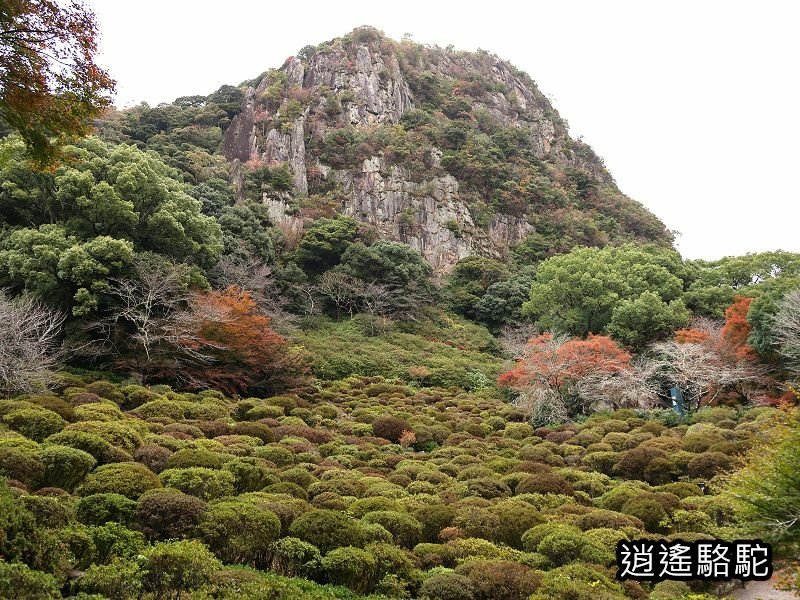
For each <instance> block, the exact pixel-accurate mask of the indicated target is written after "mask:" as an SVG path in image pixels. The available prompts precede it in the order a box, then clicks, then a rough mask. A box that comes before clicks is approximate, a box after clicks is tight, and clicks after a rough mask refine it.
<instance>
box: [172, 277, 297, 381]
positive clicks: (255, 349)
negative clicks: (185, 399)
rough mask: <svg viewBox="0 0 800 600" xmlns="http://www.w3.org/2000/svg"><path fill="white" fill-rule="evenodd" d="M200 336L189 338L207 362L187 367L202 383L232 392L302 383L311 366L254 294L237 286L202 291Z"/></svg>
mask: <svg viewBox="0 0 800 600" xmlns="http://www.w3.org/2000/svg"><path fill="white" fill-rule="evenodd" d="M192 309H193V313H194V314H197V315H200V316H201V319H200V320H199V321H198V322H197V323H196V335H194V336H191V337H187V339H186V340H185V341H184V343H185V344H187V345H189V346H190V347H191V348H192V349H194V350H196V351H197V352H198V353H202V354H203V355H204V356H205V357H207V360H206V361H204V362H203V364H198V365H195V366H193V367H191V368H188V369H187V370H186V373H185V375H186V376H188V378H189V379H190V380H191V381H192V382H193V384H194V385H196V386H203V387H214V388H217V389H220V390H223V391H225V392H227V393H229V394H244V393H250V394H270V393H276V392H281V391H285V390H287V389H292V388H295V387H298V386H300V385H302V383H303V381H304V379H305V375H306V372H307V369H306V367H305V365H304V361H303V358H302V356H301V354H300V353H299V352H298V351H295V350H293V349H292V348H290V346H289V342H288V340H287V339H286V338H285V337H283V336H282V335H280V334H279V333H277V332H275V331H274V330H273V329H272V327H271V326H270V322H271V320H270V318H269V317H266V316H264V315H263V314H261V313H260V312H259V311H258V308H257V305H256V303H255V301H254V300H253V299H252V298H251V297H250V294H248V293H247V292H244V291H242V290H241V289H240V288H238V287H236V286H231V287H229V288H227V289H226V290H225V291H222V292H220V291H211V292H205V293H202V294H197V295H196V296H195V297H194V299H193V300H192Z"/></svg>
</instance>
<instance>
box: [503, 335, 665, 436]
mask: <svg viewBox="0 0 800 600" xmlns="http://www.w3.org/2000/svg"><path fill="white" fill-rule="evenodd" d="M646 382H647V377H644V376H641V374H640V373H639V372H638V365H637V364H634V363H632V361H631V355H630V354H629V353H628V352H626V351H625V350H624V349H623V348H622V347H620V346H619V345H618V344H617V343H616V342H615V341H614V340H612V339H611V338H610V337H608V336H604V335H590V336H589V337H588V338H587V339H585V340H582V339H570V338H568V337H555V336H553V335H552V334H550V333H543V334H540V335H537V336H535V337H533V338H531V339H530V340H529V341H528V344H527V347H526V349H525V351H524V352H523V354H522V356H521V357H520V358H519V360H518V361H517V364H516V366H515V367H514V368H513V369H511V370H510V371H508V372H506V373H503V374H502V375H500V377H499V378H498V383H500V384H501V385H505V386H508V387H511V388H512V389H514V390H515V391H516V392H517V393H518V398H517V406H518V407H520V408H521V409H523V410H525V411H526V412H528V413H529V416H530V418H531V420H532V421H533V422H537V423H547V422H557V421H561V420H564V419H567V418H569V417H571V416H574V415H576V414H580V413H586V412H588V411H590V410H593V409H597V408H605V407H615V406H628V405H632V404H640V403H643V402H645V401H647V400H650V399H652V397H653V394H652V392H651V391H650V390H648V389H646V388H645V386H646Z"/></svg>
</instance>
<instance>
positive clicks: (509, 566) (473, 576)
mask: <svg viewBox="0 0 800 600" xmlns="http://www.w3.org/2000/svg"><path fill="white" fill-rule="evenodd" d="M456 573H458V574H461V575H466V576H467V577H468V578H469V580H470V581H471V582H472V585H473V586H474V588H475V598H476V600H527V598H528V597H529V596H530V595H531V594H532V593H534V592H535V591H536V590H537V588H538V587H539V583H540V582H541V579H542V576H541V574H540V573H538V572H536V571H535V570H534V569H532V568H530V567H528V566H526V565H523V564H520V563H518V562H513V561H508V560H471V561H468V562H466V563H463V564H462V565H459V566H458V567H457V568H456Z"/></svg>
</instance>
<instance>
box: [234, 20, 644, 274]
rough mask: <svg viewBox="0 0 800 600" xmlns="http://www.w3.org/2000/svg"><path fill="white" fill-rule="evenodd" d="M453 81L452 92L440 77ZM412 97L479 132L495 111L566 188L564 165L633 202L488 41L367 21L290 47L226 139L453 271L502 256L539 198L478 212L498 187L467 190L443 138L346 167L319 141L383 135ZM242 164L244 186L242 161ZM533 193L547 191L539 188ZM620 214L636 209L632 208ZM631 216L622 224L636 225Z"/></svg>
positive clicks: (274, 205) (279, 217) (283, 208)
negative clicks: (467, 46)
mask: <svg viewBox="0 0 800 600" xmlns="http://www.w3.org/2000/svg"><path fill="white" fill-rule="evenodd" d="M443 82H444V84H443ZM443 85H444V87H446V88H447V90H449V91H447V92H446V93H443V92H442V91H441V89H440V88H442V87H443ZM437 86H438V87H437ZM459 103H460V104H459ZM412 109H417V110H416V113H417V114H422V113H424V114H429V115H433V118H438V119H440V120H441V119H445V120H447V119H453V121H452V122H453V123H454V127H461V128H462V129H463V128H473V129H474V130H475V131H476V132H477V134H478V135H484V134H483V133H482V132H481V130H482V128H484V126H485V122H486V120H487V119H488V120H490V121H491V123H494V124H496V125H492V127H495V126H496V127H501V128H504V129H505V130H508V131H513V132H517V133H515V134H514V136H516V137H515V138H514V139H519V140H520V142H519V143H521V144H522V145H523V146H524V148H521V149H520V151H524V152H526V153H528V154H526V156H531V157H532V158H530V159H526V160H530V161H533V162H532V163H530V164H531V165H533V166H532V167H531V168H532V169H533V170H531V171H530V173H534V174H535V173H539V175H536V176H537V177H544V178H550V179H553V180H554V181H555V183H554V184H553V185H554V186H555V187H556V188H559V186H561V187H562V188H563V189H564V190H566V191H564V192H563V193H562V192H558V193H556V196H558V195H559V194H561V196H563V197H566V195H567V194H573V193H574V190H572V191H570V189H568V188H569V185H572V184H571V183H570V182H569V181H566V180H565V175H564V173H566V172H567V171H568V170H570V169H572V170H578V171H580V172H582V173H584V174H585V176H586V177H588V178H590V179H591V180H592V181H594V182H595V183H594V184H591V185H597V186H601V185H605V186H610V189H611V188H613V189H612V192H613V193H614V194H617V195H618V196H619V197H621V198H622V200H618V202H619V203H624V202H630V203H633V201H630V200H629V199H627V198H625V197H624V196H622V195H621V194H620V193H619V192H618V191H616V187H615V186H614V184H613V180H612V178H611V176H610V175H609V173H608V172H607V171H606V169H605V168H604V167H603V165H602V161H600V160H599V159H598V158H597V157H596V155H594V153H593V152H592V151H591V149H590V148H588V146H585V145H584V144H582V143H581V142H580V141H575V140H572V139H571V138H570V137H569V135H568V133H567V128H566V124H565V122H564V121H563V120H562V119H561V118H560V117H559V116H558V113H557V112H556V111H555V110H554V109H553V107H552V106H551V105H550V103H549V101H548V100H547V98H545V96H544V95H543V94H542V93H541V92H540V91H539V90H538V89H537V88H536V85H535V84H534V83H533V81H532V80H530V78H528V77H527V76H526V75H524V74H522V73H519V72H517V71H516V70H515V69H514V68H513V67H512V66H510V65H509V64H508V63H506V62H504V61H502V60H500V59H499V58H497V57H494V56H491V55H488V54H486V53H464V52H455V51H452V50H449V49H442V48H435V47H434V48H430V47H423V46H418V45H408V44H406V43H405V42H404V43H403V44H398V43H397V42H393V41H391V40H387V39H386V38H383V37H382V36H381V35H380V34H379V32H376V31H375V30H370V29H369V28H361V29H359V30H356V31H354V32H353V33H352V34H351V35H350V36H347V37H346V38H340V39H338V40H334V41H332V42H328V43H327V44H322V45H320V46H319V47H318V48H317V49H316V50H315V51H314V52H313V53H310V54H308V53H306V54H305V55H304V57H303V58H302V59H301V58H299V57H292V58H290V59H288V60H287V61H286V63H285V64H284V65H283V67H282V68H281V69H279V70H277V71H273V72H269V73H267V74H266V75H265V76H263V77H262V78H261V80H260V81H257V82H254V83H253V87H250V88H248V89H247V91H246V94H245V99H244V102H243V105H242V110H241V112H240V113H239V114H238V115H237V116H236V117H235V118H234V119H233V121H232V123H231V125H230V127H228V129H227V131H226V132H225V138H224V143H223V151H224V154H225V156H226V157H227V158H228V159H229V160H232V161H236V164H237V165H241V164H243V163H246V162H247V161H255V163H254V164H264V165H267V166H277V165H286V166H287V167H288V169H289V171H290V173H291V179H292V183H293V186H294V193H295V195H296V196H299V197H301V198H302V197H304V196H306V195H313V194H320V193H322V194H325V193H328V192H329V191H330V190H331V189H332V188H335V189H336V190H337V193H338V196H337V197H338V198H339V199H340V203H341V206H340V207H339V210H340V211H341V213H343V214H346V215H349V216H352V217H353V218H356V219H358V220H360V221H363V222H365V223H369V224H371V225H373V226H374V227H375V228H376V229H377V230H378V231H380V232H381V234H382V235H384V236H386V237H387V238H390V239H393V240H398V241H402V242H404V243H406V244H408V245H410V246H412V247H413V248H416V249H417V250H419V251H420V252H421V253H422V254H423V256H425V258H426V259H427V260H428V261H430V263H431V264H432V265H433V267H434V269H435V270H437V271H447V270H449V269H450V268H451V267H452V266H453V265H454V264H455V263H456V262H457V261H458V260H459V259H461V258H464V257H466V256H469V255H471V254H482V255H486V256H492V257H497V258H502V257H504V256H505V255H507V253H508V250H509V247H510V246H511V245H513V244H514V243H516V242H518V241H520V240H522V239H523V238H524V237H525V236H526V235H527V234H528V233H530V232H531V231H533V230H534V225H533V224H532V223H533V222H534V221H535V219H532V218H531V215H535V214H536V207H535V206H531V207H530V208H529V209H526V210H525V211H523V212H522V213H520V211H519V210H517V211H516V212H514V211H508V212H503V210H502V209H501V210H490V211H488V216H487V214H486V212H487V211H484V213H483V214H478V213H476V212H475V207H476V206H483V207H486V206H494V205H496V204H497V199H496V198H494V197H491V198H490V197H488V195H491V196H495V193H494V191H493V190H488V191H487V190H485V189H483V190H480V189H477V190H476V189H475V187H474V185H473V186H472V187H471V188H470V189H469V190H465V188H466V185H465V184H464V182H463V181H459V179H457V177H455V176H454V174H453V172H452V167H451V165H452V160H451V162H450V164H445V160H444V159H445V158H446V157H443V153H442V151H441V150H439V149H438V148H437V147H436V145H431V146H430V147H429V148H428V150H427V154H426V157H425V160H424V166H420V162H419V161H418V162H417V163H414V164H413V165H409V164H406V163H404V162H403V160H400V159H398V158H397V157H396V156H394V157H393V158H392V160H390V159H389V157H388V156H387V155H386V154H385V153H384V151H383V149H382V148H380V147H379V148H375V149H374V150H372V151H371V152H369V151H368V153H366V154H364V153H363V152H360V154H361V156H360V157H358V159H357V160H355V161H351V162H350V163H348V164H347V165H345V166H344V167H343V166H342V164H338V165H334V161H333V159H332V158H331V155H330V153H329V154H328V155H327V160H328V161H331V162H326V156H325V154H324V153H323V152H321V151H320V148H321V147H322V146H323V145H324V141H325V140H326V136H328V135H329V134H330V133H332V132H342V135H347V136H351V137H350V138H348V139H351V138H352V136H357V135H362V136H365V139H366V138H368V137H369V136H373V137H377V138H380V135H377V134H376V132H380V131H385V132H386V133H385V134H384V135H385V136H391V135H393V133H392V132H393V130H392V129H391V128H393V127H395V128H396V127H400V125H399V124H400V123H401V122H403V116H404V115H405V114H406V113H407V112H409V111H411V110H412ZM419 109H423V110H422V111H421V110H419ZM436 115H441V116H436ZM444 115H446V117H445V116H444ZM481 119H482V120H483V122H481V121H480V120H481ZM404 124H405V122H404ZM407 127H408V126H407V125H405V127H404V129H402V130H401V131H406V130H407ZM353 132H356V133H353ZM359 132H360V133H359ZM455 134H458V131H456V132H455ZM352 143H353V144H356V145H358V144H359V143H361V142H359V141H358V140H357V139H356V140H354V141H353V142H352ZM364 143H366V142H364ZM365 147H366V148H367V149H369V146H365ZM359 148H360V147H359ZM364 156H365V158H364ZM333 158H336V159H338V158H339V157H338V156H334V157H333ZM536 161H539V162H538V163H537V162H536ZM338 162H339V163H341V162H343V161H338ZM534 163H535V164H534ZM251 164H253V163H251ZM537 164H538V165H539V166H536V165H537ZM547 165H552V166H547ZM233 172H234V178H235V179H237V180H238V181H237V183H238V187H237V189H239V190H241V189H242V185H241V181H242V167H241V166H237V168H236V169H234V170H233ZM456 174H458V173H456ZM559 178H561V179H559ZM528 185H529V186H530V185H535V184H528ZM585 185H589V184H585ZM559 189H560V188H559ZM482 194H487V196H482ZM531 194H532V197H534V198H535V197H537V194H536V190H534V191H533V192H531ZM561 196H559V197H561ZM615 201H617V200H615ZM264 202H266V203H267V206H268V208H269V212H270V215H271V218H272V220H273V221H274V222H275V223H276V224H278V225H280V226H281V227H282V228H284V229H288V230H290V231H291V232H292V233H293V235H298V234H299V232H300V231H301V230H302V224H303V213H302V211H301V213H300V214H299V215H298V214H297V207H296V203H295V206H294V207H293V209H292V211H290V212H291V213H292V214H287V211H289V203H287V202H286V199H285V198H281V197H280V196H279V195H277V196H276V195H275V194H270V193H266V194H265V195H264ZM555 202H556V203H558V202H562V201H560V200H557V199H556V200H555ZM581 202H582V201H581ZM562 204H563V202H562ZM633 204H635V203H633ZM623 208H624V207H623ZM639 209H640V210H643V209H641V207H639ZM548 210H550V209H548ZM575 210H577V211H581V210H585V208H583V207H580V206H578V207H577V208H575ZM479 212H480V211H479ZM644 212H646V211H644ZM620 214H621V215H623V218H627V217H625V216H624V210H620ZM651 216H652V215H649V214H648V217H647V218H650V217H651ZM625 227H626V225H624V224H623V226H622V227H621V231H623V234H624V235H628V234H627V233H624V229H625ZM656 229H658V227H656ZM632 235H638V234H635V233H634V234H632Z"/></svg>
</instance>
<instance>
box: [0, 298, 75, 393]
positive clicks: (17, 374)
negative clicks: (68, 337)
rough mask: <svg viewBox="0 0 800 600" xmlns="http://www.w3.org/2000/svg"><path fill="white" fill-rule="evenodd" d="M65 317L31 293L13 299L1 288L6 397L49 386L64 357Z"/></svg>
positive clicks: (0, 386) (0, 353)
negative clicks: (62, 332)
mask: <svg viewBox="0 0 800 600" xmlns="http://www.w3.org/2000/svg"><path fill="white" fill-rule="evenodd" d="M64 319H65V316H64V314H63V313H60V312H57V311H53V310H51V309H49V308H48V307H46V306H44V305H43V304H41V303H39V302H38V301H36V300H34V299H33V298H31V297H28V296H22V297H19V298H16V299H13V300H12V299H10V298H9V296H8V295H7V293H6V292H5V291H4V290H0V390H1V391H2V393H3V394H4V395H5V396H6V397H8V396H11V395H13V394H15V393H26V392H34V391H39V390H43V389H47V388H48V387H49V386H50V384H51V383H52V377H53V372H54V370H55V369H56V367H57V366H58V362H59V360H60V359H61V358H62V357H63V346H62V344H61V341H60V335H61V326H62V325H63V323H64Z"/></svg>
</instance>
